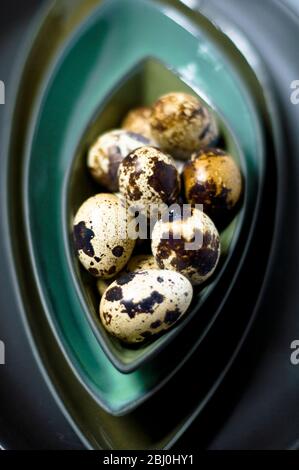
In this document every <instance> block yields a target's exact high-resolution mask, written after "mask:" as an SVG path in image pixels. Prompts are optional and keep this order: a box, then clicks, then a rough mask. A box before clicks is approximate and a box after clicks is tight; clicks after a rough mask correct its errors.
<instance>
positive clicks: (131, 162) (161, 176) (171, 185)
mask: <svg viewBox="0 0 299 470" xmlns="http://www.w3.org/2000/svg"><path fill="white" fill-rule="evenodd" d="M118 175H119V190H120V192H121V193H122V194H123V195H124V197H125V198H126V200H127V202H128V203H129V204H131V205H133V206H134V207H140V211H142V212H147V211H148V210H149V206H150V205H159V204H162V203H165V204H167V205H169V204H172V203H174V202H176V200H177V198H178V196H179V193H180V176H179V174H178V171H177V169H176V167H175V164H174V161H173V159H172V158H171V157H170V156H169V155H166V154H165V153H163V152H161V151H160V150H159V149H157V148H156V147H141V148H139V149H137V150H134V151H133V152H131V153H130V154H129V155H128V156H127V157H126V158H124V160H123V161H122V163H121V164H120V166H119V173H118ZM143 208H144V210H143Z"/></svg>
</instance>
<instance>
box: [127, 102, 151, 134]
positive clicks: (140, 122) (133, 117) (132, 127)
mask: <svg viewBox="0 0 299 470" xmlns="http://www.w3.org/2000/svg"><path fill="white" fill-rule="evenodd" d="M151 113H152V110H151V108H149V107H146V106H141V107H139V108H135V109H132V110H131V111H129V112H128V114H127V115H126V116H125V118H124V120H123V122H122V126H121V127H122V128H123V129H126V130H127V131H130V132H135V133H136V134H140V135H143V136H144V137H146V138H147V139H153V137H152V130H151V126H150V122H149V119H150V116H151Z"/></svg>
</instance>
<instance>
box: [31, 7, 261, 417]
mask: <svg viewBox="0 0 299 470" xmlns="http://www.w3.org/2000/svg"><path fill="white" fill-rule="evenodd" d="M175 13H176V11H175V10H174V9H172V8H170V7H164V6H163V5H162V4H161V5H159V4H156V3H154V2H152V1H147V0H139V1H138V2H136V1H135V0H110V1H106V2H104V3H103V4H102V5H101V6H100V7H99V8H98V9H96V10H95V11H94V13H93V15H92V16H91V17H90V18H89V19H88V20H87V21H86V22H85V23H84V24H83V26H82V27H81V28H80V29H79V30H78V31H77V32H76V34H75V35H74V36H73V37H72V39H71V41H70V42H69V43H68V45H67V47H66V48H65V50H64V51H63V54H62V55H61V57H60V58H59V59H58V61H57V63H56V65H55V67H54V69H53V70H52V73H51V75H50V80H49V82H48V83H47V86H46V88H45V90H44V93H43V95H42V99H41V102H40V103H39V106H38V108H37V111H36V116H35V123H34V124H35V125H34V128H33V132H32V138H31V141H30V142H29V143H28V162H27V165H28V166H27V184H26V188H25V204H26V206H27V214H28V221H27V223H28V227H27V231H28V234H29V235H30V239H31V254H32V257H33V259H34V263H35V273H36V277H37V278H38V279H39V288H40V289H41V291H42V294H43V296H44V299H45V303H46V309H47V312H48V316H49V320H50V321H51V322H52V323H53V325H54V327H55V329H56V332H57V336H58V337H59V339H60V341H61V342H62V344H63V346H64V348H65V350H66V352H67V353H68V357H69V359H70V362H71V364H72V365H73V368H74V370H75V371H76V373H77V375H78V377H79V378H80V379H81V381H82V382H83V383H84V384H85V386H86V387H87V388H88V389H89V390H90V391H91V392H92V393H93V394H94V396H95V397H96V399H97V400H98V401H99V402H100V403H101V404H102V406H104V408H105V409H107V410H108V411H110V412H112V413H114V414H119V413H122V412H124V411H126V410H128V409H129V408H132V407H134V406H136V405H137V403H138V402H140V401H141V400H143V399H145V397H146V395H147V394H148V393H149V392H150V391H152V390H153V389H154V388H155V387H157V386H158V385H159V383H161V381H162V380H163V379H164V378H165V377H166V376H167V374H169V373H170V372H171V370H172V369H173V367H174V365H173V364H170V362H171V361H169V359H168V360H167V359H166V358H164V360H163V361H159V358H158V359H157V361H156V362H152V363H149V364H146V365H145V366H143V367H141V368H140V369H139V370H137V371H135V372H133V373H130V374H128V375H125V374H122V373H121V372H119V371H118V370H117V369H116V368H115V367H114V366H113V364H112V363H111V362H110V361H109V359H108V358H107V357H106V355H105V354H104V353H103V350H102V349H101V347H100V346H99V343H98V341H97V339H96V337H95V335H94V333H93V331H92V330H91V328H90V326H89V323H88V320H87V318H86V316H85V315H84V312H83V306H82V304H81V301H80V298H79V296H78V295H77V292H76V289H75V288H74V273H73V272H72V271H71V270H70V269H69V263H68V262H67V260H68V259H69V253H68V252H67V246H68V234H67V233H66V230H65V224H66V220H67V213H66V206H65V200H64V193H65V186H66V184H67V181H66V179H65V176H66V174H67V172H68V168H69V166H70V164H71V163H72V159H73V157H74V155H75V152H76V149H77V146H78V144H79V140H80V139H81V136H82V135H83V133H84V131H85V129H86V127H87V126H88V124H89V121H90V119H91V116H93V115H95V113H96V110H97V108H98V106H99V103H101V102H102V101H103V99H104V98H105V97H106V95H107V94H108V93H109V92H110V91H111V90H112V89H113V88H114V86H115V84H116V83H117V82H118V81H119V79H120V78H121V77H122V76H124V75H125V74H126V73H127V72H128V71H129V70H130V69H131V68H133V67H134V66H135V65H136V64H137V63H138V62H140V61H141V60H142V59H144V58H145V57H148V56H154V57H156V58H157V59H159V60H161V61H162V62H165V63H167V64H169V65H170V66H171V67H172V68H174V69H175V70H177V71H178V72H179V73H180V74H181V75H182V77H184V78H186V80H187V81H188V82H189V83H190V84H191V85H192V86H193V88H194V89H195V90H197V89H199V90H201V92H202V93H203V94H204V95H205V96H207V97H209V99H210V100H211V101H212V103H216V104H217V108H218V109H219V110H220V111H221V113H222V115H223V117H224V118H225V119H226V121H227V123H228V124H229V126H230V127H231V129H232V130H233V133H234V135H235V136H236V138H237V140H238V144H239V146H240V148H241V150H242V152H243V154H244V155H245V159H246V168H247V175H246V178H247V185H248V186H249V187H250V193H251V194H255V193H257V192H258V189H259V188H258V180H257V178H256V176H255V175H260V174H261V173H262V171H263V168H262V167H263V161H262V158H261V151H262V150H261V141H260V138H261V136H260V134H259V121H258V117H257V115H256V113H255V111H254V108H253V105H252V103H251V101H250V100H249V97H248V95H247V94H246V92H245V89H243V88H242V86H241V82H240V80H239V79H238V76H237V73H236V72H232V69H231V66H230V64H229V61H226V60H225V59H224V58H223V56H222V55H221V54H220V53H219V52H218V51H217V48H215V47H214V46H213V45H212V44H211V43H209V42H207V41H206V39H205V38H204V37H203V36H201V34H200V32H199V31H197V33H196V36H194V35H193V34H191V33H190V32H188V31H187V30H186V29H185V28H184V27H182V26H180V25H178V24H177V23H176V21H175V20H174V19H172V18H171V17H172V16H173V17H174V14H175ZM243 170H244V168H243ZM253 208H254V201H253V200H252V201H251V202H250V203H249V205H248V210H249V212H250V213H252V211H253Z"/></svg>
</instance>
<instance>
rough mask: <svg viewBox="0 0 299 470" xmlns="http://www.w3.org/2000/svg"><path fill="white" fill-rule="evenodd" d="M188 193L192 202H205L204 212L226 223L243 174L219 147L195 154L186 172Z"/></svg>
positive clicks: (235, 200)
mask: <svg viewBox="0 0 299 470" xmlns="http://www.w3.org/2000/svg"><path fill="white" fill-rule="evenodd" d="M183 178H184V184H185V195H186V199H187V201H188V202H189V203H190V204H203V209H204V212H206V213H207V214H209V215H210V216H211V217H212V218H215V220H216V221H218V220H219V221H221V222H224V221H225V219H226V218H228V216H229V213H230V212H231V210H232V209H233V208H234V207H235V206H236V204H237V202H238V201H239V198H240V196H241V192H242V176H241V172H240V169H239V167H238V165H237V164H236V163H235V161H234V160H233V158H232V157H231V156H230V155H229V154H228V153H227V152H224V151H222V150H219V149H205V150H201V151H200V152H198V153H196V154H194V155H193V156H192V160H191V161H190V162H188V163H187V164H186V165H185V169H184V172H183Z"/></svg>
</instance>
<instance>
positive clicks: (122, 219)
mask: <svg viewBox="0 0 299 470" xmlns="http://www.w3.org/2000/svg"><path fill="white" fill-rule="evenodd" d="M130 217H131V216H130V215H129V214H128V212H127V211H126V210H125V208H124V207H123V206H122V204H121V202H120V200H119V199H118V198H117V196H115V195H113V194H104V193H102V194H97V195H95V196H93V197H90V198H89V199H87V200H86V201H85V202H84V203H83V204H82V206H81V207H80V208H79V210H78V212H77V213H76V216H75V218H74V223H73V238H74V245H75V249H76V251H77V254H78V258H79V260H80V262H81V263H82V265H83V266H84V268H85V269H87V271H89V272H90V274H92V275H93V276H95V277H102V278H104V279H109V278H111V277H113V276H115V274H116V273H118V272H119V271H120V270H121V269H122V268H123V267H124V266H125V265H126V264H127V262H128V260H129V258H130V256H131V254H132V251H133V248H134V245H135V240H134V239H132V238H131V237H130V236H129V230H128V227H129V223H130Z"/></svg>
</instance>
